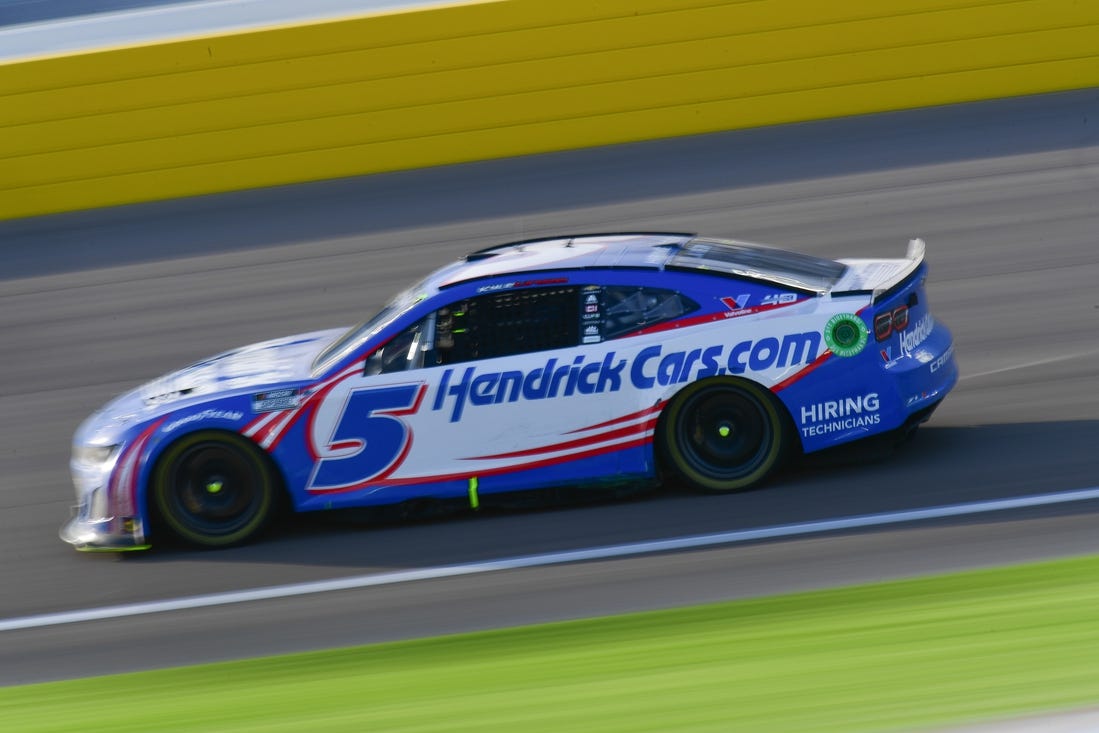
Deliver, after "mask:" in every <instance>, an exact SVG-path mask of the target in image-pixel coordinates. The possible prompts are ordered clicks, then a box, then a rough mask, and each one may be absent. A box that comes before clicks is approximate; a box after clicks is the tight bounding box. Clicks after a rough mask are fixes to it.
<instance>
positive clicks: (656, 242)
mask: <svg viewBox="0 0 1099 733" xmlns="http://www.w3.org/2000/svg"><path fill="white" fill-rule="evenodd" d="M585 269H647V270H662V269H674V270H681V271H682V270H686V271H702V272H707V273H709V274H713V275H724V276H727V277H735V278H739V279H750V280H758V281H764V282H770V283H773V284H776V285H782V286H784V287H788V288H793V289H797V290H803V291H806V292H815V293H821V292H825V291H827V290H828V289H829V287H830V286H831V285H832V284H834V283H835V281H836V279H838V277H839V276H840V275H841V274H842V273H843V272H844V271H845V270H846V267H845V266H844V265H843V264H841V263H839V262H836V261H834V260H825V259H821V258H818V257H812V256H809V255H804V254H799V253H796V252H789V251H786V250H782V249H777V248H774V247H769V246H767V245H761V244H752V243H749V242H740V241H734V240H722V239H710V238H706V239H702V238H696V237H695V235H694V234H687V233H677V232H634V233H614V234H581V235H572V236H558V237H547V238H542V239H528V240H523V241H520V242H509V243H507V244H501V245H497V246H494V247H488V248H486V249H482V250H478V251H476V252H473V253H471V254H469V255H467V256H466V257H465V258H464V259H462V260H460V261H458V262H456V263H454V264H452V265H450V266H447V267H444V268H443V269H441V270H439V271H438V272H436V273H434V275H433V276H431V277H430V278H429V284H430V285H432V286H433V287H434V288H437V289H439V290H443V289H446V288H449V287H452V286H454V285H458V284H460V283H465V282H470V281H472V280H483V279H488V278H495V277H504V276H508V275H522V274H533V273H537V272H550V271H558V272H559V271H562V270H585Z"/></svg>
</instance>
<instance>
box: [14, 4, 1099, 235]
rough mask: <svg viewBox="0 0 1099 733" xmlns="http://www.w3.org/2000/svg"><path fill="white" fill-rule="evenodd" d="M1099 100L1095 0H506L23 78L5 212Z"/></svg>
mask: <svg viewBox="0 0 1099 733" xmlns="http://www.w3.org/2000/svg"><path fill="white" fill-rule="evenodd" d="M1090 86H1099V1H1096V0H1013V1H1010V2H1009V1H1007V0H832V1H831V2H824V1H822V0H728V1H726V2H721V1H719V0H554V1H553V2H549V1H547V0H498V1H496V2H474V3H468V4H459V5H451V6H447V7H441V8H435V9H421V10H412V11H405V12H396V13H388V14H380V15H373V16H363V17H357V18H352V19H345V20H342V21H338V22H329V23H315V24H308V25H298V26H288V27H282V28H275V29H268V30H262V31H253V32H249V33H240V34H226V35H221V36H211V37H203V38H195V39H191V40H185V41H177V42H172V43H161V44H153V45H147V46H137V47H129V48H120V49H113V50H103V51H97V52H93V53H84V54H75V55H67V56H59V57H53V58H44V59H37V60H28V61H22V62H16V63H8V64H0V219H5V218H14V217H21V216H29V215H35V214H44V213H51V212H57V211H66V210H75V209H85V208H91V207H97V206H106V205H112V204H121V203H129V202H135V201H147V200H154V199H164V198H174V197H178V196H188V195H193V194H202V193H212V192H218V191H227V190H234V189H244V188H254V187H258V186H269V185H275V184H284V183H293V182H299V181H308V180H317V179H324V178H334V177H339V176H351V175H359V174H364V173H376V172H380V171H390V170H397V169H402V168H414V167H421V166H429V165H439V164H445V163H457V162H463V161H470V160H477V159H484V158H495V157H502V156H511V155H521V154H526V153H537V152H545V151H552V150H561V149H565V148H577V147H585V146H591V145H603V144H608V143H620V142H627V141H634V140H642V139H649V138H659V137H668V136H674V135H686V134H693V133H702V132H712V131H716V130H730V129H735V128H742V127H752V126H758V125H769V124H775V123H782V122H792V121H798V120H810V119H818V118H824V117H834V116H840V115H851V114H860V113H866V112H878V111H883V110H892V109H903V108H910V107H923V106H928V105H935V104H944V103H950V102H961V101H968V100H977V99H987V98H994V97H1003V96H1013V95H1020V94H1030V93H1037V92H1048V91H1056V90H1063V89H1073V88H1082V87H1090Z"/></svg>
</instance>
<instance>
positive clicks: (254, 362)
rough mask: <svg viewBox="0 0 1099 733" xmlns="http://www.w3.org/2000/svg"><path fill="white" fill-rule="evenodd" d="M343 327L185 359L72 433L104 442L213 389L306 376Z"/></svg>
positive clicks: (223, 391)
mask: <svg viewBox="0 0 1099 733" xmlns="http://www.w3.org/2000/svg"><path fill="white" fill-rule="evenodd" d="M345 330H346V329H340V328H337V329H330V330H325V331H314V332H312V333H305V334H298V335H296V336H287V337H285V338H280V339H273V340H271V341H263V342H261V343H257V344H251V345H249V346H243V347H241V348H239V349H233V350H231V351H226V352H225V353H223V354H218V355H217V356H212V357H210V358H208V359H203V360H202V361H199V362H196V363H194V364H191V365H190V366H188V367H184V368H183V369H180V370H178V371H175V372H171V373H169V374H165V375H164V376H162V377H158V378H156V379H154V380H152V381H151V382H147V383H145V384H143V385H141V386H140V387H138V388H137V389H134V390H132V391H130V392H127V393H125V394H123V395H120V396H118V397H117V398H115V399H114V400H112V401H111V402H110V403H108V404H107V405H105V406H104V407H103V409H101V410H99V411H98V412H96V413H95V414H94V415H92V416H91V417H89V418H88V420H87V421H85V423H84V424H83V425H81V426H80V428H79V429H78V431H77V436H76V439H77V441H78V442H82V443H85V444H98V443H109V442H111V441H113V440H115V438H116V436H117V435H118V434H119V433H120V432H121V431H123V430H124V429H125V428H127V427H128V426H131V425H133V424H135V423H137V422H143V421H145V420H148V419H150V418H153V417H157V416H159V415H164V414H168V413H170V412H173V411H175V410H177V409H179V408H182V407H187V406H189V405H192V404H196V403H201V402H203V401H205V400H207V399H209V398H210V397H211V396H213V395H217V396H228V395H230V394H233V393H238V394H239V393H240V392H246V391H252V390H256V389H260V388H262V387H270V386H274V385H281V384H286V383H289V382H304V381H308V380H310V379H311V374H310V368H311V366H312V363H313V359H314V358H316V356H317V354H319V353H320V352H321V350H322V349H324V347H325V346H327V345H328V344H330V343H331V342H332V341H333V340H334V339H336V338H337V337H339V336H340V335H341V334H342V333H343V332H344V331H345Z"/></svg>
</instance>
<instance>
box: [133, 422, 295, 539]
mask: <svg viewBox="0 0 1099 733" xmlns="http://www.w3.org/2000/svg"><path fill="white" fill-rule="evenodd" d="M196 433H210V434H213V435H224V436H227V437H229V438H230V439H232V440H234V441H237V442H240V443H242V444H245V445H249V446H251V448H252V449H253V450H255V452H256V454H257V455H259V456H261V460H263V462H264V463H265V464H266V465H267V468H268V469H269V470H270V472H271V476H272V477H273V478H274V482H275V493H276V495H277V497H278V502H279V506H278V507H277V511H278V512H280V513H283V512H286V511H288V510H290V509H292V508H293V502H292V500H291V498H290V491H289V489H288V488H287V483H286V475H285V474H284V473H283V472H282V468H281V467H280V466H279V464H278V463H276V462H275V459H274V458H272V457H271V454H270V453H268V452H267V451H265V450H264V449H263V447H262V446H260V445H259V444H258V443H257V442H256V441H254V440H252V439H251V438H249V437H248V436H247V435H241V434H240V433H238V432H236V431H234V430H225V429H224V428H200V429H198V430H191V431H188V432H185V433H183V434H181V435H177V436H175V437H174V438H172V439H171V440H168V441H165V442H164V443H163V444H161V445H160V446H158V447H157V451H156V454H155V455H154V456H152V461H151V463H150V468H149V472H148V475H147V484H148V483H151V482H152V481H153V480H154V478H155V476H156V474H157V471H158V469H159V468H160V464H161V462H162V461H163V460H164V456H165V455H166V454H167V453H168V449H169V448H171V447H172V446H173V445H175V444H176V443H178V442H179V441H181V440H183V439H184V438H186V437H187V436H189V435H194V434H196ZM149 488H150V487H149V486H148V485H146V487H145V492H144V494H145V496H144V499H145V511H146V513H147V514H148V517H149V525H150V526H149V531H147V532H146V536H147V537H149V538H153V537H155V535H157V534H160V533H162V532H164V519H163V517H161V516H160V510H159V509H158V508H157V505H156V502H155V501H152V500H151V492H150V490H149Z"/></svg>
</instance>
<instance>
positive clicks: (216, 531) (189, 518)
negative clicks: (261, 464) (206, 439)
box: [168, 443, 264, 536]
mask: <svg viewBox="0 0 1099 733" xmlns="http://www.w3.org/2000/svg"><path fill="white" fill-rule="evenodd" d="M260 481H261V477H259V476H258V475H257V472H256V469H255V467H254V465H253V463H252V462H251V461H249V460H248V457H247V456H245V455H243V454H241V453H240V452H239V451H236V450H233V449H230V448H226V447H225V446H222V445H217V444H214V443H200V444H198V445H195V446H192V447H190V448H188V449H187V450H186V451H185V452H184V453H183V454H182V455H180V456H179V458H178V459H177V460H176V463H175V470H174V471H173V472H172V476H171V490H170V491H169V492H168V500H169V503H170V507H171V510H172V512H173V513H174V514H175V515H176V517H177V518H178V519H179V520H180V522H181V523H183V524H184V525H185V526H186V527H188V528H189V529H191V530H192V531H195V532H197V533H199V534H202V535H208V536H219V535H227V534H232V533H233V532H236V531H238V530H239V529H241V528H242V527H245V526H246V525H248V524H249V523H250V522H251V521H253V520H254V519H255V517H256V514H257V512H259V511H260V510H261V508H262V506H263V501H264V499H263V494H262V492H261V491H260V489H259V484H260Z"/></svg>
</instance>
